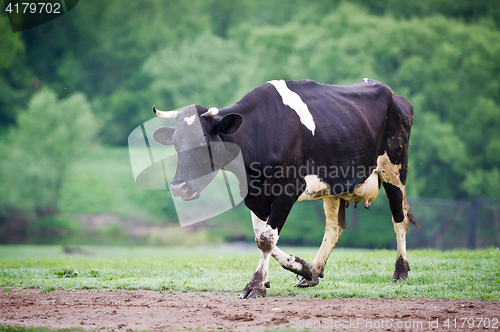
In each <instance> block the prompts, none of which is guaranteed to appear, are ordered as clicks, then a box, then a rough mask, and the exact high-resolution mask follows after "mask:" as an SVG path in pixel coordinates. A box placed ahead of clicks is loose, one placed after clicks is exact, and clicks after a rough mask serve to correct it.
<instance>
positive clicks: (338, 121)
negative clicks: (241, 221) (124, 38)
mask: <svg viewBox="0 0 500 332" xmlns="http://www.w3.org/2000/svg"><path fill="white" fill-rule="evenodd" d="M153 110H154V112H155V114H156V115H158V116H160V117H164V118H171V119H177V121H178V124H177V127H176V128H172V127H161V128H158V129H157V130H156V131H155V133H154V135H153V137H154V139H155V140H156V141H158V142H159V143H161V144H165V145H171V144H174V146H175V148H176V150H177V152H178V153H179V159H178V164H177V172H176V175H175V177H174V180H173V181H172V182H171V189H172V193H173V194H174V195H175V196H180V197H182V198H183V199H185V200H190V199H196V198H198V197H199V195H200V193H201V191H202V189H203V188H204V187H206V186H207V185H208V183H209V182H210V181H211V180H212V179H213V177H211V178H208V179H207V177H200V176H199V175H200V174H202V173H204V172H203V171H202V170H200V168H203V167H208V168H210V169H212V170H213V169H214V167H215V168H216V169H221V168H223V167H224V166H225V165H227V164H228V163H229V162H231V160H233V159H234V158H235V156H236V154H238V153H240V151H236V150H237V149H234V148H226V143H232V144H230V145H229V144H228V145H227V146H231V147H234V146H238V147H239V148H240V150H241V154H242V156H243V160H244V168H245V174H236V175H237V176H245V177H246V183H247V188H241V189H242V191H244V192H245V193H246V196H245V198H244V201H245V205H246V206H247V207H248V208H249V209H250V210H251V214H252V223H253V229H254V234H255V242H256V243H257V246H258V247H259V248H260V250H261V258H260V262H259V264H258V267H257V270H256V271H255V273H254V275H253V277H252V279H251V280H250V282H249V283H248V284H247V286H246V287H245V288H244V289H243V291H242V293H241V295H240V298H255V297H259V296H265V294H266V288H269V280H268V265H269V259H270V257H271V256H272V257H274V258H275V259H276V260H277V261H278V262H279V263H280V264H281V265H282V266H283V268H285V269H287V270H290V271H292V272H293V273H296V274H298V275H300V276H302V279H301V280H300V281H299V282H298V283H297V284H296V286H298V287H311V286H315V285H317V284H318V282H319V280H318V278H322V277H323V271H324V268H325V264H326V262H327V260H328V257H329V256H330V253H331V251H332V249H333V248H334V247H335V245H336V243H337V241H338V239H339V237H340V235H341V234H342V232H343V231H344V229H345V228H346V221H345V207H346V203H347V204H348V203H349V202H350V201H354V202H356V204H357V203H359V202H360V201H364V204H365V207H366V208H368V207H369V205H370V202H371V201H372V200H373V199H375V197H376V196H377V194H378V190H379V187H380V183H382V184H383V185H384V188H385V192H386V194H387V197H388V199H389V205H390V209H391V213H392V221H393V224H394V231H395V232H396V237H397V259H396V264H395V271H394V274H393V276H392V279H393V280H397V279H405V278H406V277H407V276H408V271H409V270H410V267H409V265H408V261H407V258H406V232H407V230H408V223H409V222H411V223H413V224H415V225H416V223H415V221H414V218H413V215H412V213H411V210H410V207H409V205H408V202H407V200H406V194H405V183H406V177H407V171H408V142H409V137H410V128H411V124H412V119H413V107H412V106H411V105H410V103H409V102H408V101H407V100H406V99H405V98H403V97H401V96H397V95H395V94H394V93H393V92H392V90H391V89H390V88H389V87H388V86H387V85H385V84H384V83H381V82H378V81H375V80H371V79H363V80H362V81H359V82H357V83H355V84H353V85H349V86H340V85H328V84H321V83H316V82H314V81H310V80H306V81H297V82H293V81H286V82H285V81H282V80H280V81H270V82H267V83H266V84H263V85H261V86H259V87H257V88H255V89H254V90H253V91H251V92H250V93H248V94H247V95H245V96H244V97H243V98H242V99H241V100H240V101H239V102H237V103H236V104H235V105H233V106H231V107H228V108H224V109H221V110H218V109H217V108H210V109H207V108H204V107H201V106H196V107H195V108H193V111H191V113H193V114H191V113H189V112H188V111H170V112H163V111H159V110H157V109H156V108H155V107H154V106H153ZM188 113H189V114H188ZM195 117H199V119H200V121H198V122H194V121H193V119H194V118H195ZM194 123H196V124H194ZM194 126H198V128H196V130H195V128H193V127H194ZM199 127H201V130H199V129H200V128H199ZM197 133H198V134H197ZM207 145H208V147H210V149H211V155H210V158H211V159H213V160H215V159H217V160H218V161H219V162H218V164H219V165H215V166H214V165H213V161H212V165H211V167H209V166H210V165H209V166H207V165H206V164H210V161H204V162H203V161H201V162H200V161H199V160H198V159H200V158H198V157H197V153H199V152H197V149H187V148H186V147H188V146H191V147H192V146H200V147H203V146H204V147H205V148H206V147H207ZM215 156H216V157H217V158H215ZM203 164H205V166H203ZM205 174H207V172H205ZM312 199H322V200H323V205H324V210H325V215H326V228H325V234H324V238H323V242H322V244H321V247H320V249H319V251H318V253H317V255H316V257H315V258H314V260H313V262H312V263H311V265H310V266H309V264H308V263H307V262H305V261H304V260H303V259H301V258H299V257H296V256H292V255H288V254H286V253H284V252H283V251H281V250H280V249H279V248H278V247H277V245H276V243H277V241H278V237H279V233H280V231H281V229H282V228H283V225H284V224H285V221H286V219H287V216H288V214H289V212H290V210H291V209H292V206H293V204H294V203H295V202H296V201H300V200H312Z"/></svg>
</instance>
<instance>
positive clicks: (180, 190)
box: [170, 182, 200, 201]
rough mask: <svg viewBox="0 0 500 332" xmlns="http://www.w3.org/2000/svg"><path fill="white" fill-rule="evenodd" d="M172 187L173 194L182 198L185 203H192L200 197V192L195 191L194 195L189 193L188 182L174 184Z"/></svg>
mask: <svg viewBox="0 0 500 332" xmlns="http://www.w3.org/2000/svg"><path fill="white" fill-rule="evenodd" d="M170 187H171V188H172V194H173V195H174V196H177V197H181V198H182V200H183V201H191V200H194V199H197V198H198V197H200V192H199V191H195V192H194V193H192V194H191V193H189V192H190V190H189V186H188V184H187V183H186V182H175V183H174V182H172V183H171V184H170Z"/></svg>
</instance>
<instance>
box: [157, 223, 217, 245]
mask: <svg viewBox="0 0 500 332" xmlns="http://www.w3.org/2000/svg"><path fill="white" fill-rule="evenodd" d="M221 242H222V239H221V238H217V237H215V238H214V237H213V236H212V237H211V236H210V234H209V232H208V230H207V229H201V230H197V231H188V230H186V229H184V228H180V227H169V228H164V229H162V230H160V231H157V232H153V233H151V234H150V235H149V237H148V244H150V245H156V246H157V245H160V246H172V247H178V246H188V247H193V246H200V245H210V244H219V243H221Z"/></svg>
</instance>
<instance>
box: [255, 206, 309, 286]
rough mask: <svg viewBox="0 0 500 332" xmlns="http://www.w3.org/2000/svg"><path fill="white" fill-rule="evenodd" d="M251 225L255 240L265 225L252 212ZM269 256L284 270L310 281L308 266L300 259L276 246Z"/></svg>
mask: <svg viewBox="0 0 500 332" xmlns="http://www.w3.org/2000/svg"><path fill="white" fill-rule="evenodd" d="M252 225H253V230H254V235H255V238H256V239H257V238H258V237H259V236H260V232H262V230H263V229H264V227H265V226H266V225H267V223H266V222H265V221H264V220H261V219H259V217H257V216H256V215H255V213H253V212H252ZM256 241H257V240H256ZM271 256H273V258H274V259H276V260H277V261H278V263H280V265H281V266H282V267H283V268H284V269H285V270H288V271H290V272H293V273H295V274H298V275H300V276H302V277H304V278H305V279H307V280H311V277H312V274H311V269H310V268H309V264H307V262H306V261H305V260H303V259H302V258H300V257H297V256H293V255H289V254H287V253H285V252H283V251H282V250H281V249H280V248H278V246H277V245H275V246H274V249H273V252H272V253H271ZM266 282H267V280H266Z"/></svg>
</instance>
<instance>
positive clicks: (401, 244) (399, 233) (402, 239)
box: [392, 218, 408, 262]
mask: <svg viewBox="0 0 500 332" xmlns="http://www.w3.org/2000/svg"><path fill="white" fill-rule="evenodd" d="M392 223H393V224H394V232H396V241H397V243H398V256H397V257H398V258H399V257H402V258H403V259H404V261H405V262H406V261H408V260H407V258H406V232H407V231H408V221H407V220H406V218H405V220H404V221H403V222H400V223H396V222H394V219H392Z"/></svg>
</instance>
